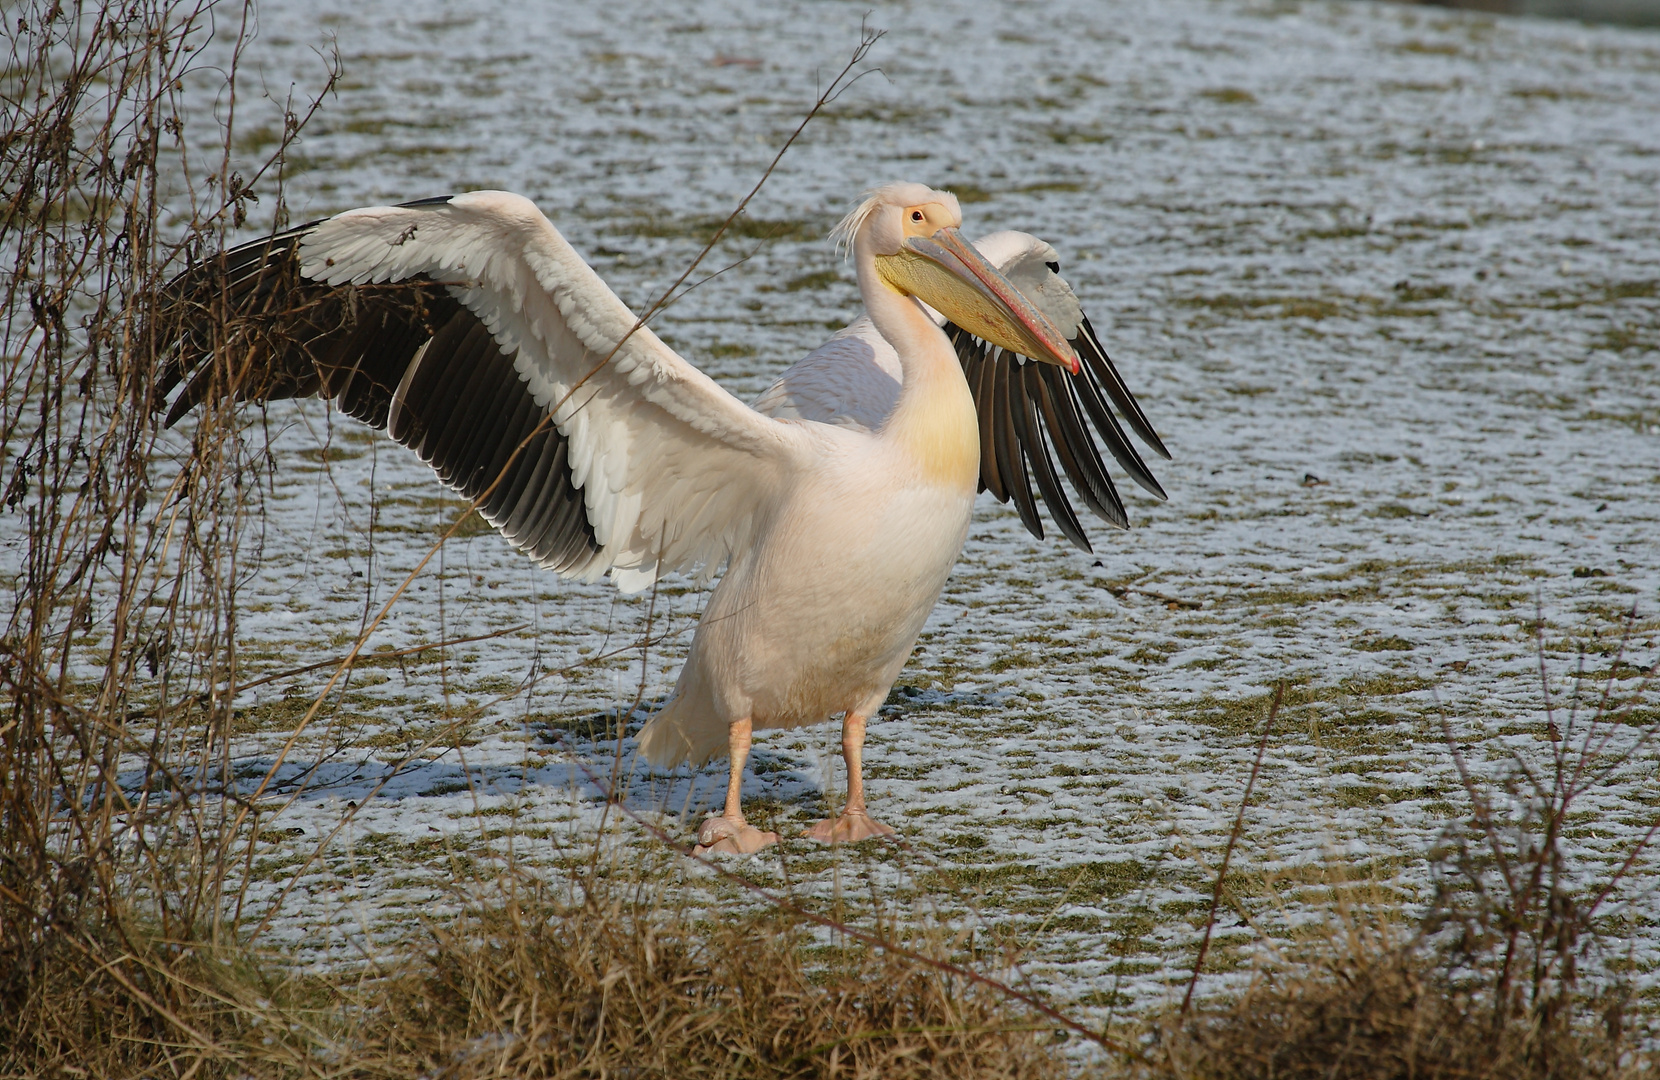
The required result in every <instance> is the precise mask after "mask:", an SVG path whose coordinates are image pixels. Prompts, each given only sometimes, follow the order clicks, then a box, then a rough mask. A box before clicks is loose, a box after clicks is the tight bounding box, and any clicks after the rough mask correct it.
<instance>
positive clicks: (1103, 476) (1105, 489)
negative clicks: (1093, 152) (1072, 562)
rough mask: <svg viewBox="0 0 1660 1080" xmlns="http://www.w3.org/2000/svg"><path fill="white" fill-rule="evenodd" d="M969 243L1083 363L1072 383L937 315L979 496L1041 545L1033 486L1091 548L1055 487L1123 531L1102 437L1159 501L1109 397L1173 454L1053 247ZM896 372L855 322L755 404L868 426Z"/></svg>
mask: <svg viewBox="0 0 1660 1080" xmlns="http://www.w3.org/2000/svg"><path fill="white" fill-rule="evenodd" d="M975 246H976V247H978V248H979V249H980V251H981V253H982V254H984V255H985V256H986V257H987V258H988V259H989V260H990V261H991V262H992V263H993V264H994V265H996V266H997V268H998V269H999V270H1001V271H1002V272H1003V273H1004V274H1005V275H1006V276H1007V277H1008V278H1009V280H1010V281H1011V282H1013V283H1014V285H1015V286H1016V287H1017V288H1019V289H1020V291H1021V292H1022V293H1024V294H1025V295H1026V297H1027V299H1029V300H1031V301H1032V302H1033V303H1034V304H1036V305H1037V307H1038V308H1039V309H1040V310H1042V311H1043V313H1044V314H1045V315H1047V316H1049V318H1050V319H1051V320H1053V322H1054V323H1055V325H1056V326H1059V327H1061V328H1062V329H1063V330H1065V331H1067V336H1068V337H1069V338H1070V339H1071V343H1072V347H1073V348H1074V349H1075V350H1077V353H1078V356H1079V359H1080V360H1081V361H1082V370H1081V371H1080V372H1079V373H1078V374H1077V375H1075V376H1074V375H1069V374H1067V372H1065V371H1063V370H1062V369H1061V368H1059V367H1056V366H1054V365H1053V364H1038V363H1028V362H1027V361H1026V359H1025V358H1024V357H1020V356H1016V355H1015V354H1013V353H1008V352H1004V351H1003V350H1001V349H997V348H994V347H992V346H990V345H987V344H986V343H985V342H984V341H982V340H980V339H979V338H976V337H975V336H973V335H972V334H970V333H969V332H968V331H966V330H963V329H962V328H961V327H958V326H955V325H953V324H951V323H946V322H944V320H943V318H940V317H937V316H936V319H937V321H940V322H941V323H942V324H943V325H944V327H945V332H946V334H947V335H948V336H950V338H951V340H952V343H953V344H954V345H955V346H956V348H957V356H958V359H960V360H961V361H962V365H963V375H964V377H965V378H966V379H967V380H968V386H969V390H970V391H972V392H973V394H974V404H975V407H976V409H977V411H978V412H979V415H980V490H982V491H990V492H991V493H992V496H993V497H994V498H996V499H997V500H998V501H999V502H1005V503H1006V502H1008V501H1009V500H1011V499H1013V500H1014V504H1015V508H1016V510H1018V511H1019V513H1020V520H1021V521H1022V522H1023V523H1024V524H1025V525H1026V528H1027V529H1028V530H1030V531H1031V533H1032V535H1034V536H1036V537H1038V538H1039V539H1042V537H1043V522H1042V519H1041V518H1039V517H1038V511H1037V500H1036V498H1034V496H1033V493H1032V484H1033V483H1034V482H1035V483H1036V484H1037V491H1038V494H1039V495H1041V496H1042V498H1043V502H1044V503H1045V505H1047V506H1048V508H1049V513H1050V515H1051V516H1052V517H1053V518H1054V519H1055V524H1056V525H1057V526H1058V527H1059V528H1060V530H1061V533H1062V534H1063V535H1064V536H1065V537H1066V538H1067V539H1068V540H1070V541H1071V542H1072V543H1073V544H1075V545H1076V546H1077V547H1079V548H1082V549H1083V550H1085V551H1090V550H1093V549H1092V548H1091V546H1090V542H1089V536H1088V534H1087V533H1086V532H1085V531H1084V528H1083V525H1082V524H1081V523H1080V522H1079V520H1078V515H1077V512H1076V511H1075V510H1074V509H1073V507H1072V502H1071V500H1070V499H1069V498H1068V497H1067V493H1066V490H1065V488H1064V487H1063V486H1062V485H1061V482H1060V476H1061V475H1062V474H1064V475H1065V476H1066V479H1067V481H1068V482H1069V484H1070V485H1071V487H1072V489H1073V491H1075V492H1077V495H1078V497H1079V498H1080V499H1081V500H1082V501H1083V503H1084V505H1085V506H1086V507H1088V508H1089V509H1090V510H1091V511H1093V512H1094V513H1095V514H1096V515H1097V516H1099V517H1100V518H1101V519H1102V520H1103V521H1106V522H1108V523H1109V524H1111V525H1113V526H1116V527H1117V528H1121V529H1127V528H1129V524H1130V521H1129V515H1128V514H1127V513H1126V512H1125V509H1124V502H1123V500H1122V499H1121V498H1120V497H1119V495H1118V489H1117V487H1116V486H1115V485H1114V484H1113V481H1112V477H1111V476H1110V475H1108V473H1107V467H1106V463H1105V462H1104V461H1103V460H1102V457H1101V450H1100V447H1099V446H1098V445H1097V441H1096V440H1097V439H1099V441H1100V444H1104V445H1105V446H1106V448H1107V451H1108V453H1110V454H1111V455H1112V457H1113V459H1114V460H1116V461H1117V462H1118V464H1119V465H1120V466H1121V467H1122V468H1123V469H1124V471H1125V472H1127V473H1128V474H1129V475H1130V478H1131V479H1133V480H1135V482H1136V483H1137V484H1139V485H1141V486H1142V487H1143V488H1145V489H1146V490H1147V491H1148V492H1150V493H1151V494H1153V495H1155V496H1157V497H1158V498H1160V499H1163V498H1165V494H1164V489H1163V488H1162V487H1161V486H1159V482H1158V480H1157V478H1155V477H1154V476H1153V474H1152V471H1151V470H1150V469H1148V467H1147V464H1146V462H1144V461H1143V460H1142V458H1141V455H1140V454H1139V453H1137V452H1136V449H1135V447H1134V446H1133V445H1132V444H1131V443H1130V440H1129V438H1128V437H1127V436H1126V435H1125V434H1124V430H1123V427H1122V426H1120V424H1119V420H1118V417H1116V416H1114V415H1113V412H1112V410H1111V409H1109V408H1108V407H1107V402H1108V401H1111V402H1112V404H1113V405H1114V406H1116V407H1117V409H1118V412H1119V414H1121V415H1122V416H1123V418H1124V423H1126V424H1128V425H1129V427H1130V429H1131V430H1132V431H1134V432H1135V433H1136V435H1137V436H1139V437H1140V438H1141V440H1142V442H1144V443H1146V444H1147V445H1148V446H1149V447H1151V448H1152V450H1153V451H1154V452H1155V453H1157V454H1159V455H1160V456H1161V457H1164V458H1169V457H1170V452H1169V451H1168V450H1166V449H1165V447H1164V443H1163V442H1162V441H1161V440H1160V439H1159V437H1158V433H1157V432H1155V431H1154V430H1153V426H1152V425H1151V424H1150V423H1148V421H1147V417H1146V415H1145V414H1144V413H1143V412H1142V410H1141V406H1140V404H1139V403H1138V402H1137V401H1136V399H1135V397H1134V396H1133V395H1132V394H1131V393H1130V391H1129V388H1128V387H1127V386H1125V384H1124V380H1123V378H1122V377H1120V375H1119V374H1118V369H1117V368H1116V367H1115V366H1114V365H1113V362H1112V360H1111V359H1110V358H1109V357H1108V356H1107V352H1106V350H1105V349H1104V348H1102V346H1101V341H1100V338H1098V337H1097V336H1096V334H1095V329H1094V327H1092V326H1091V325H1090V322H1089V319H1088V317H1087V316H1085V315H1084V313H1083V309H1082V307H1081V306H1080V305H1079V303H1078V297H1077V295H1076V294H1075V293H1074V292H1073V291H1072V286H1071V285H1069V284H1068V283H1067V281H1066V279H1065V278H1063V277H1061V276H1060V273H1059V262H1058V261H1057V260H1058V256H1057V255H1056V254H1055V249H1054V248H1052V247H1051V246H1049V245H1048V244H1047V243H1045V242H1043V241H1042V240H1039V239H1038V238H1037V237H1035V236H1032V235H1030V234H1028V233H1017V232H1001V233H993V234H992V235H990V236H986V237H983V238H981V239H980V240H977V241H976V242H975ZM903 377H904V376H903V372H902V369H901V368H900V365H899V357H898V355H897V354H896V353H895V352H894V350H893V346H892V345H889V344H888V342H887V341H886V340H885V339H884V338H883V337H882V335H881V334H880V333H878V332H877V330H876V327H875V326H874V325H873V324H872V323H871V321H870V319H869V318H868V317H864V316H861V317H860V318H859V319H857V320H856V321H854V322H853V323H851V324H850V325H849V326H848V327H847V328H846V329H844V330H841V331H839V332H837V333H836V335H835V336H834V337H832V338H831V339H830V340H829V341H827V342H825V343H824V344H823V345H821V346H819V347H818V348H817V349H814V350H813V351H812V352H810V353H808V354H807V355H806V356H805V357H803V358H802V359H800V360H799V361H797V362H796V363H795V364H793V365H791V367H790V368H789V369H788V370H787V371H785V372H784V374H783V375H781V376H780V377H779V378H778V380H777V381H776V382H774V383H773V384H772V386H770V387H768V388H767V390H766V391H765V392H764V393H762V395H761V396H760V397H759V398H757V399H756V401H755V408H756V410H757V411H759V412H763V413H766V414H767V415H770V416H778V417H796V418H800V419H803V420H816V421H819V422H821V423H827V424H838V425H841V426H845V427H854V428H859V429H862V430H868V431H875V430H876V429H877V428H879V427H881V426H882V423H883V422H884V421H885V420H886V419H887V416H888V413H889V412H891V411H892V409H893V406H894V404H895V402H897V401H898V399H899V386H900V383H901V381H902V380H903ZM1092 430H1093V432H1094V435H1093V436H1092V435H1091V431H1092ZM1057 465H1058V467H1057Z"/></svg>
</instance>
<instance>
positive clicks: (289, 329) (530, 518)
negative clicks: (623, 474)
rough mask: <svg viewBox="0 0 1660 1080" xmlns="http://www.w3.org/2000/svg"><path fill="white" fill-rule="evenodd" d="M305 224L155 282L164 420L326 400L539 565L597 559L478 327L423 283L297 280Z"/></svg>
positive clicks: (556, 460) (523, 398) (550, 451)
mask: <svg viewBox="0 0 1660 1080" xmlns="http://www.w3.org/2000/svg"><path fill="white" fill-rule="evenodd" d="M448 201H449V200H448V197H447V196H446V197H443V198H438V199H423V200H421V201H419V202H414V203H405V204H404V205H405V206H411V207H421V206H439V205H442V204H444V203H446V202H448ZM319 224H321V223H320V222H311V223H309V224H306V225H301V226H299V227H297V228H294V229H290V230H288V231H286V232H282V233H278V234H277V235H275V236H272V237H269V238H267V239H264V240H256V241H254V242H252V243H249V244H243V245H241V246H240V247H236V248H232V249H231V250H229V251H225V252H222V253H220V254H219V255H216V256H214V257H213V258H211V259H209V260H207V261H205V262H203V263H202V264H200V265H199V266H196V267H193V268H192V269H190V270H187V271H185V272H184V273H183V274H181V275H180V276H179V277H178V278H176V279H175V280H174V281H173V282H172V283H171V284H170V285H169V286H168V288H167V299H168V300H170V301H171V303H170V304H168V305H167V307H166V312H167V314H166V316H165V324H164V333H165V334H166V336H167V340H168V341H169V343H170V345H169V351H168V352H167V354H166V360H165V363H164V364H163V366H162V370H161V374H160V376H159V378H158V380H157V386H156V390H157V397H158V400H164V399H165V398H166V396H167V395H168V394H170V393H172V392H173V391H174V390H175V389H177V388H178V386H179V384H180V383H183V384H184V389H183V390H182V391H180V392H179V394H178V396H177V397H176V398H175V399H174V401H173V403H172V405H171V407H170V408H169V409H168V411H167V418H166V424H167V426H169V427H171V426H172V425H173V424H175V423H177V422H178V421H179V420H180V419H181V418H183V417H184V415H185V414H186V413H188V412H190V411H191V410H192V409H193V408H195V407H196V406H197V405H199V404H201V403H202V402H204V401H212V400H221V399H224V398H229V399H231V400H233V401H255V402H267V401H275V400H278V399H281V398H293V397H313V396H315V397H322V398H328V399H332V400H333V401H334V402H335V404H336V405H337V406H338V407H339V408H340V409H341V411H343V412H345V413H347V414H348V415H350V416H353V417H356V418H357V419H359V420H362V421H364V422H365V423H367V424H370V425H372V426H374V427H377V428H382V429H387V430H388V431H389V434H390V435H391V436H392V438H394V439H396V440H397V441H398V442H400V443H402V444H403V445H404V446H407V447H409V448H410V449H412V450H414V451H415V452H416V453H418V454H420V455H421V459H422V460H423V461H426V462H427V463H428V464H430V465H431V466H432V467H433V468H434V469H436V470H437V472H438V476H439V478H440V479H441V480H443V482H444V483H445V484H447V485H449V486H450V487H452V488H454V489H455V490H456V491H457V492H459V493H460V494H461V495H462V496H463V497H465V498H467V499H480V500H481V501H480V502H479V511H480V513H482V514H483V515H484V518H485V519H486V520H487V521H489V522H490V523H491V524H493V525H495V526H496V527H497V528H498V529H499V530H500V531H501V533H502V535H503V536H505V537H506V538H507V539H508V540H509V541H510V542H512V543H513V544H514V546H516V547H518V548H521V549H523V550H525V551H527V552H529V553H530V554H531V555H532V556H534V557H535V558H536V559H537V560H539V561H540V562H542V563H543V564H544V565H547V566H550V567H552V568H554V569H558V570H565V569H569V568H571V567H574V566H576V565H579V564H580V563H582V562H584V561H585V560H586V559H587V558H588V557H589V556H591V555H593V554H594V553H595V552H597V551H598V550H599V546H598V544H597V543H596V542H595V539H594V530H593V526H592V524H591V523H590V522H589V520H588V514H587V508H586V506H585V505H584V503H583V498H582V492H581V491H579V490H578V489H577V488H576V487H575V486H574V485H572V483H571V470H570V464H569V455H568V446H567V444H566V441H565V438H564V436H562V435H560V434H559V431H558V430H557V429H556V428H555V427H554V426H553V425H552V423H551V422H548V421H547V414H546V411H545V410H544V409H542V408H541V407H539V406H537V405H536V402H535V400H534V398H532V396H531V394H530V392H529V389H528V387H527V386H526V384H525V382H524V380H523V379H521V378H520V377H519V374H518V372H517V371H515V370H514V367H513V361H512V360H511V359H510V358H509V357H507V356H505V355H503V354H502V351H501V349H500V348H499V347H498V346H497V344H496V341H495V338H494V337H492V336H491V334H490V332H489V330H488V329H486V328H485V326H484V324H483V323H481V322H479V320H478V319H477V318H476V317H474V316H473V314H472V313H471V312H470V311H468V310H467V309H466V308H465V307H464V306H462V305H461V303H459V302H458V301H457V300H456V299H455V298H454V297H453V296H452V295H450V291H449V289H448V288H447V287H446V286H444V285H441V284H439V283H437V282H433V281H430V280H427V279H425V278H411V279H408V280H405V281H399V282H393V283H388V284H380V285H341V286H328V285H322V284H318V283H316V282H312V281H309V280H307V279H305V278H303V277H301V276H300V269H299V268H300V258H299V249H300V243H301V241H303V240H304V239H305V237H306V235H307V234H309V233H310V232H311V231H312V230H313V229H315V228H316V227H317V225H319ZM400 388H401V390H400ZM481 497H482V498H481Z"/></svg>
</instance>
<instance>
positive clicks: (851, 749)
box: [801, 710, 894, 844]
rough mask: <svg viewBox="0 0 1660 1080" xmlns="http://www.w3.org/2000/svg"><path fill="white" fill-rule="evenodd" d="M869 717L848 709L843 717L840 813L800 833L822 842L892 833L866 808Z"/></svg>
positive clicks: (853, 841)
mask: <svg viewBox="0 0 1660 1080" xmlns="http://www.w3.org/2000/svg"><path fill="white" fill-rule="evenodd" d="M867 719H868V717H864V716H860V715H859V714H858V713H856V712H854V711H852V710H848V713H847V715H846V716H845V717H844V718H843V720H842V760H843V761H845V762H847V805H846V806H844V807H843V808H842V812H841V815H840V816H839V817H834V818H825V819H824V820H823V821H821V822H819V823H818V824H817V825H814V826H813V827H812V828H810V829H808V830H807V831H806V832H804V833H802V834H801V835H802V836H805V837H806V838H807V839H809V840H817V841H818V842H819V843H821V844H857V843H858V842H859V841H861V840H869V839H870V838H871V837H873V836H892V835H893V833H894V830H893V829H890V828H888V827H887V826H886V825H884V824H882V823H881V822H880V821H877V820H876V819H875V818H873V817H871V816H870V814H869V813H868V812H867V811H866V810H865V774H864V749H865V721H866V720H867Z"/></svg>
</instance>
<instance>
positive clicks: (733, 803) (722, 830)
mask: <svg viewBox="0 0 1660 1080" xmlns="http://www.w3.org/2000/svg"><path fill="white" fill-rule="evenodd" d="M752 727H753V725H752V724H751V722H750V719H749V717H747V716H746V717H744V718H743V719H742V720H738V721H734V722H733V723H732V725H731V726H730V727H729V728H728V729H727V740H728V743H727V746H728V748H729V749H730V751H731V755H732V772H731V775H729V776H728V777H727V780H726V810H725V812H724V813H722V814H721V815H720V816H719V817H712V818H710V819H708V820H707V821H705V822H704V823H703V827H702V828H701V829H699V830H698V831H697V847H695V848H693V849H692V853H693V854H694V855H751V854H753V853H755V852H757V851H760V850H761V849H762V848H764V847H766V846H768V845H769V844H776V843H778V834H777V833H775V832H762V831H761V830H760V829H757V828H755V827H754V826H753V825H751V824H750V823H749V822H747V821H745V820H744V811H743V806H742V798H743V787H744V762H746V761H748V760H749V744H750V741H751V735H752Z"/></svg>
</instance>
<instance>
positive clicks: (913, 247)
mask: <svg viewBox="0 0 1660 1080" xmlns="http://www.w3.org/2000/svg"><path fill="white" fill-rule="evenodd" d="M962 223H963V212H962V209H961V208H960V207H959V206H958V205H957V197H956V196H955V195H953V194H951V193H950V192H948V191H936V190H934V189H933V188H931V187H927V186H925V185H923V184H906V183H900V184H888V185H885V186H883V187H879V188H877V189H875V190H874V191H871V192H869V193H867V194H866V196H865V198H864V200H863V202H861V203H860V205H859V207H858V208H857V209H856V210H854V211H853V212H852V213H851V214H849V215H847V217H846V218H845V219H843V221H842V223H841V224H840V225H838V226H836V230H835V232H834V233H832V234H831V235H832V236H833V237H834V238H836V239H838V240H840V241H842V242H843V243H851V245H852V247H853V249H854V253H855V256H856V257H857V258H858V259H859V260H861V261H863V260H864V259H867V258H868V259H870V260H871V264H872V265H873V266H874V267H875V270H876V275H877V277H878V278H879V279H880V280H881V281H882V283H883V284H885V285H886V286H887V287H888V288H890V289H892V290H893V291H895V292H897V293H899V294H900V295H902V296H913V297H915V298H916V299H918V300H920V301H922V302H923V303H924V304H927V305H928V306H930V307H932V308H934V309H936V310H937V311H939V312H940V313H941V314H943V315H944V316H945V317H946V318H947V319H949V320H951V321H952V322H954V323H956V324H957V325H958V326H960V327H962V328H963V329H965V330H967V331H969V332H970V333H972V334H974V335H975V336H976V337H979V338H981V339H983V340H985V341H989V342H990V343H992V344H993V345H997V346H1000V347H1002V348H1004V349H1008V350H1010V351H1012V352H1016V353H1020V354H1021V355H1023V356H1029V357H1031V358H1032V359H1034V360H1042V361H1044V362H1046V363H1050V364H1058V365H1059V366H1061V367H1063V368H1066V369H1067V370H1068V371H1070V372H1072V373H1074V374H1076V373H1077V371H1078V355H1077V353H1076V352H1074V351H1073V349H1072V346H1071V345H1069V344H1068V343H1067V340H1066V335H1064V334H1063V333H1061V331H1060V329H1059V328H1058V327H1057V326H1056V325H1055V324H1054V322H1053V320H1051V319H1050V318H1048V317H1047V316H1045V315H1044V314H1043V312H1041V311H1039V310H1038V309H1037V308H1036V307H1035V306H1033V304H1032V303H1031V301H1029V300H1027V299H1026V298H1025V297H1024V296H1022V295H1021V293H1020V290H1019V289H1017V288H1016V287H1015V286H1014V285H1013V284H1012V283H1011V282H1010V281H1009V279H1008V278H1006V277H1004V276H1003V274H1002V273H1000V272H999V271H998V269H997V268H996V267H995V266H993V265H992V264H991V263H990V262H988V261H987V260H986V258H985V256H983V255H981V254H980V253H979V252H978V251H976V250H975V249H974V247H973V245H971V244H969V243H968V241H966V240H964V239H963V238H962V235H961V233H959V232H958V229H959V228H961V226H962Z"/></svg>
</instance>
